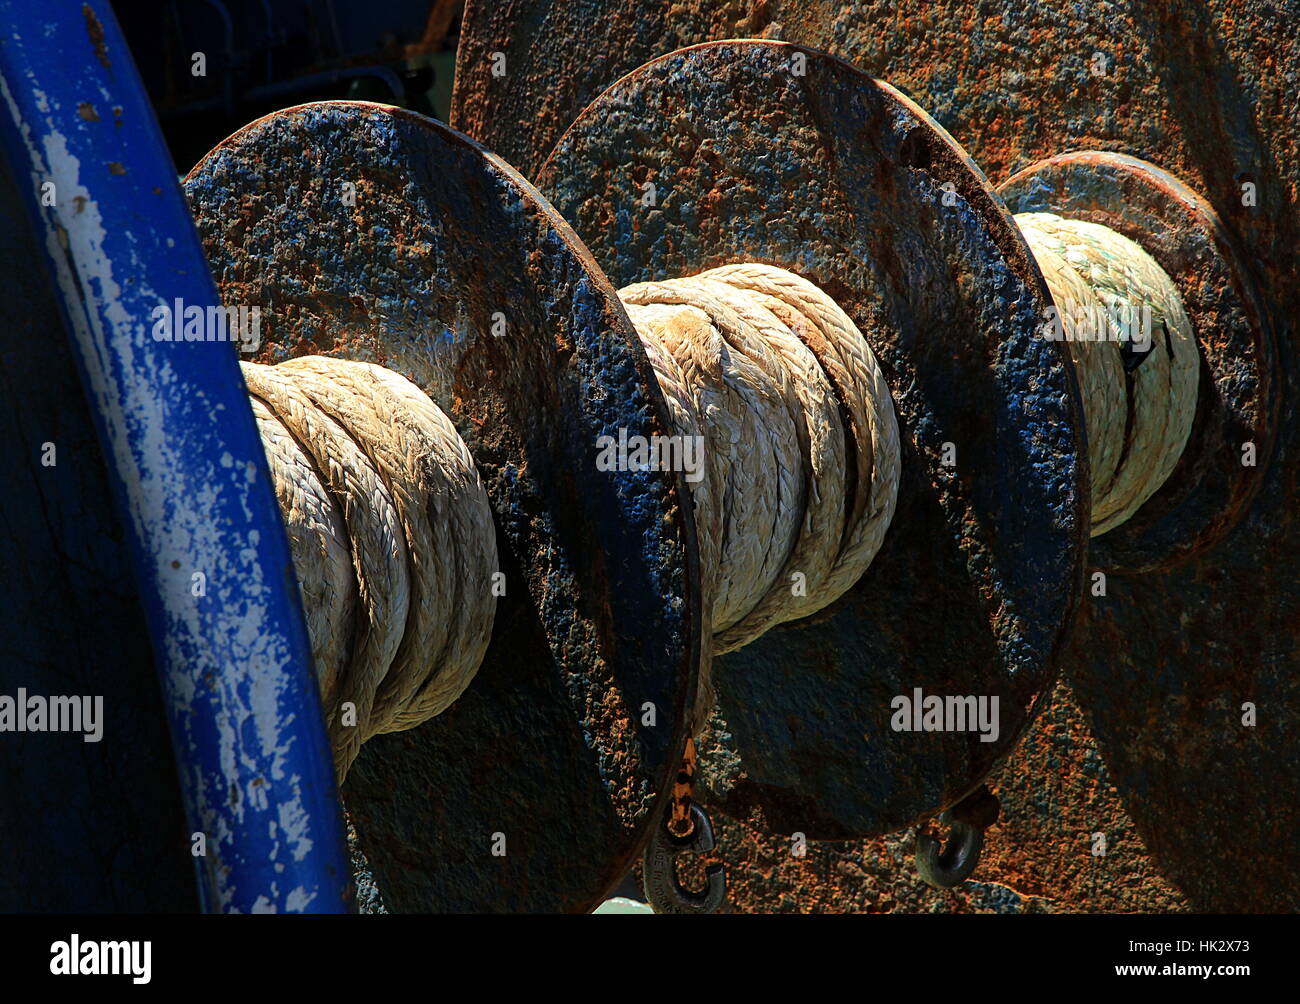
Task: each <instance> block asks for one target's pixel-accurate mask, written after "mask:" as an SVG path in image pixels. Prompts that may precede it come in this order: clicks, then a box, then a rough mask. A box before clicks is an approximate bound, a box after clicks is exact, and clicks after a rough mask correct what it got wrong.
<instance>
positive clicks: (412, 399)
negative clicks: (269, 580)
mask: <svg viewBox="0 0 1300 1004" xmlns="http://www.w3.org/2000/svg"><path fill="white" fill-rule="evenodd" d="M242 365H243V371H244V379H245V381H246V383H247V384H248V388H249V391H250V392H251V393H252V394H253V396H254V416H255V417H256V419H257V422H258V427H259V430H260V432H261V435H262V441H263V445H264V447H265V450H266V454H267V461H268V463H269V465H270V469H271V475H272V480H273V481H274V483H275V490H276V495H277V498H278V499H279V501H280V505H281V510H282V512H283V514H284V517H285V522H286V525H287V528H288V532H289V540H290V548H291V552H292V556H293V561H294V567H295V570H296V571H297V573H298V579H299V586H300V590H301V592H302V595H303V601H304V602H303V606H304V609H305V610H306V611H307V626H308V631H309V633H310V637H311V643H312V654H313V656H314V657H315V659H316V667H317V670H316V671H317V678H318V681H319V683H320V688H321V698H322V702H323V705H324V709H325V717H326V725H327V728H328V730H329V734H330V740H331V744H332V747H333V749H334V755H335V767H336V770H337V771H338V774H339V776H340V777H342V776H343V775H345V774H346V772H347V769H348V767H349V766H350V765H351V763H352V761H353V760H354V759H355V758H356V755H357V752H358V750H359V749H360V747H361V744H362V743H363V742H364V741H365V740H366V739H368V738H370V737H371V736H373V735H376V734H378V733H381V732H394V731H398V730H400V729H404V728H411V727H413V726H415V725H418V724H419V723H420V722H422V721H425V720H426V719H428V718H431V717H433V716H434V715H436V714H438V713H440V712H441V711H443V710H444V709H445V708H447V707H448V706H449V705H450V704H451V703H452V702H453V701H454V700H455V699H456V698H457V697H458V696H460V694H461V693H462V692H463V691H464V689H465V687H467V686H468V685H469V682H470V680H472V679H473V676H474V673H475V672H476V671H477V669H478V665H479V663H480V662H481V661H482V658H483V653H484V652H485V651H486V650H487V644H488V641H489V639H490V637H491V633H492V621H493V614H494V610H495V598H494V596H493V593H492V590H491V588H490V582H491V577H492V574H493V573H494V572H495V571H496V569H497V554H496V532H495V529H494V525H493V522H492V513H491V510H490V509H489V508H488V503H487V495H486V492H485V491H484V489H483V485H482V482H481V481H480V480H479V477H478V472H477V470H476V469H475V467H474V462H473V460H472V458H471V457H470V454H469V450H468V449H467V448H466V447H465V444H464V442H463V441H462V440H461V438H460V436H459V435H458V434H457V432H456V429H455V427H454V426H453V425H452V424H451V421H450V420H449V419H448V418H447V417H446V415H444V414H443V413H442V412H441V411H440V410H439V409H438V408H437V406H436V405H434V404H433V402H432V401H430V400H429V399H428V397H426V396H425V395H424V394H423V393H422V392H421V391H420V390H419V388H417V387H415V386H414V385H413V384H410V383H409V382H408V381H406V380H405V379H404V378H403V377H401V376H399V375H397V374H396V373H393V372H392V371H390V370H386V369H384V368H383V367H380V366H374V365H372V364H369V363H359V362H350V361H347V360H342V359H334V358H326V357H320V356H308V357H304V358H301V359H295V360H291V361H289V362H285V363H281V364H280V365H278V366H274V367H271V366H260V365H257V364H253V363H244V364H242ZM343 554H346V555H347V557H348V560H347V562H346V569H344V567H343V562H342V560H341V555H343ZM345 571H346V573H347V574H346V575H345V574H344V573H345ZM349 580H350V581H349ZM354 596H355V600H353V597H354ZM349 615H350V616H349ZM347 703H350V704H351V705H352V706H353V707H354V708H355V713H356V717H355V725H353V724H352V723H351V722H350V721H349V720H348V717H349V716H346V715H344V714H342V711H343V706H344V705H345V704H347Z"/></svg>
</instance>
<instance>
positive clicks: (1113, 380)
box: [1015, 213, 1200, 537]
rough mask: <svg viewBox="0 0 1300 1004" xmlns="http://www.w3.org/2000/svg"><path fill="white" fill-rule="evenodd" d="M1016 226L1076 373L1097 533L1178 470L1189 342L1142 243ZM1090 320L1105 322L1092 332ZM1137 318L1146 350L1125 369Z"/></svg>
mask: <svg viewBox="0 0 1300 1004" xmlns="http://www.w3.org/2000/svg"><path fill="white" fill-rule="evenodd" d="M1015 221H1016V224H1017V225H1018V226H1019V227H1020V229H1021V232H1022V233H1023V234H1024V235H1025V240H1026V241H1027V242H1028V244H1029V248H1030V250H1031V251H1032V252H1033V254H1034V258H1035V259H1036V260H1037V262H1038V265H1039V268H1040V269H1041V270H1042V272H1043V277H1044V278H1045V279H1046V280H1047V285H1048V288H1049V289H1050V290H1051V293H1052V299H1053V300H1054V301H1055V302H1056V306H1057V308H1058V310H1059V312H1060V316H1061V319H1062V322H1063V326H1064V335H1065V339H1066V342H1067V345H1068V347H1069V351H1070V355H1071V356H1072V358H1073V359H1074V362H1075V371H1076V373H1077V374H1078V375H1079V389H1080V392H1081V394H1082V395H1083V400H1084V418H1085V423H1086V425H1087V429H1088V440H1089V443H1088V447H1089V448H1088V458H1089V461H1090V462H1091V465H1092V536H1094V537H1097V536H1100V535H1101V534H1103V533H1105V532H1106V531H1107V530H1112V529H1114V528H1115V527H1117V526H1119V525H1120V524H1121V523H1123V522H1124V521H1125V520H1127V519H1128V518H1129V517H1130V516H1132V515H1133V514H1134V513H1135V512H1137V511H1138V509H1139V508H1141V506H1142V504H1143V503H1144V502H1146V501H1147V499H1149V498H1150V497H1151V496H1152V495H1154V494H1155V493H1156V491H1157V490H1158V489H1159V488H1160V486H1161V485H1163V484H1164V483H1165V481H1166V480H1167V479H1168V478H1169V475H1170V474H1171V473H1173V470H1174V467H1175V466H1177V464H1178V458H1179V457H1180V456H1181V455H1182V452H1183V447H1184V446H1186V445H1187V437H1188V436H1189V435H1190V434H1191V430H1192V422H1193V420H1194V419H1195V417H1196V393H1197V381H1198V380H1199V376H1200V372H1199V367H1200V357H1199V355H1198V354H1197V349H1196V339H1195V337H1194V335H1193V332H1192V326H1191V322H1190V321H1189V320H1188V319H1187V313H1186V312H1185V311H1184V310H1183V303H1182V299H1181V297H1179V295H1178V290H1177V288H1176V287H1175V286H1174V284H1173V280H1171V279H1170V278H1169V276H1168V275H1167V274H1166V273H1165V271H1164V269H1162V268H1161V267H1160V266H1159V264H1157V263H1156V261H1155V259H1154V258H1152V257H1151V256H1150V255H1149V254H1147V252H1146V251H1144V250H1143V249H1142V247H1141V246H1140V245H1139V244H1137V243H1135V242H1133V241H1131V240H1129V239H1128V238H1127V237H1125V236H1123V235H1122V234H1118V233H1116V232H1115V231H1113V230H1111V229H1109V228H1107V227H1104V226H1101V225H1100V224H1097V223H1088V222H1086V221H1083V220H1068V219H1063V218H1062V217H1060V216H1056V215H1054V214H1052V213H1019V214H1017V215H1016V217H1015ZM1099 308H1100V309H1099ZM1147 311H1149V317H1150V326H1149V329H1148V328H1147V327H1146V325H1145V323H1144V322H1145V319H1146V318H1145V316H1144V315H1145V313H1146V312H1147ZM1094 318H1101V319H1102V324H1101V325H1100V328H1099V329H1098V330H1092V329H1091V325H1090V323H1089V322H1090V321H1091V320H1092V319H1094ZM1135 322H1136V323H1140V324H1141V328H1142V330H1144V331H1148V332H1149V336H1150V338H1151V342H1152V344H1151V346H1150V351H1149V353H1148V354H1147V355H1146V356H1145V358H1143V359H1141V361H1140V362H1139V363H1138V364H1137V366H1136V367H1135V368H1134V369H1133V370H1132V372H1129V373H1126V372H1125V367H1124V365H1123V361H1122V349H1123V347H1124V346H1125V344H1126V343H1130V344H1131V342H1132V340H1133V339H1132V335H1133V326H1134V324H1135Z"/></svg>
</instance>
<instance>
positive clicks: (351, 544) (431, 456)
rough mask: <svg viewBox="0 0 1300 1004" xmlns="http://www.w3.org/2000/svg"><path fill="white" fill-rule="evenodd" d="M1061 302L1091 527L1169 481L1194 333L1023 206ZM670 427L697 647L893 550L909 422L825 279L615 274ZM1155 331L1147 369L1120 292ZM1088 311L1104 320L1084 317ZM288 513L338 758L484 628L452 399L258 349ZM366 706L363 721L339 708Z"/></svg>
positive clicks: (258, 393) (444, 686)
mask: <svg viewBox="0 0 1300 1004" xmlns="http://www.w3.org/2000/svg"><path fill="white" fill-rule="evenodd" d="M1016 221H1017V223H1019V224H1020V226H1021V228H1022V231H1023V232H1024V234H1025V238H1026V240H1027V241H1028V243H1029V245H1030V248H1031V250H1032V251H1033V253H1034V255H1035V258H1036V259H1037V260H1038V262H1039V265H1040V268H1041V269H1042V271H1043V274H1044V276H1045V278H1046V279H1047V283H1048V286H1049V289H1050V291H1051V293H1052V297H1053V300H1054V301H1055V303H1056V305H1057V307H1058V309H1059V310H1060V313H1061V315H1062V322H1063V329H1064V337H1065V338H1066V340H1067V342H1068V345H1069V349H1070V352H1071V355H1072V356H1073V358H1074V361H1075V366H1076V372H1077V374H1078V380H1079V385H1080V390H1081V393H1082V396H1083V404H1084V413H1085V423H1086V427H1087V434H1088V440H1089V459H1090V462H1091V466H1092V471H1093V485H1092V494H1093V526H1092V534H1093V535H1094V536H1095V535H1097V534H1100V533H1104V532H1105V531H1106V530H1107V529H1110V528H1112V527H1114V526H1117V525H1119V524H1120V523H1122V522H1123V521H1124V520H1126V519H1127V518H1128V517H1129V516H1130V515H1132V513H1133V512H1135V511H1136V510H1137V509H1138V507H1140V506H1141V505H1142V503H1143V502H1145V501H1146V499H1147V498H1149V497H1150V496H1151V494H1153V493H1154V492H1155V491H1156V490H1157V489H1158V488H1159V486H1160V485H1161V484H1162V483H1163V482H1164V480H1165V479H1166V478H1167V477H1168V475H1169V473H1170V472H1171V471H1172V470H1173V468H1174V466H1175V465H1176V463H1177V461H1178V457H1179V455H1180V454H1181V452H1182V448H1183V446H1184V444H1185V443H1186V441H1187V436H1188V434H1189V431H1190V428H1191V422H1192V418H1193V416H1194V414H1195V403H1196V379H1197V352H1196V345H1195V342H1194V340H1193V339H1192V333H1191V330H1190V324H1189V322H1188V320H1187V316H1186V314H1185V313H1184V311H1183V308H1182V304H1181V301H1180V300H1179V298H1178V294H1177V291H1176V289H1175V288H1174V286H1173V283H1172V282H1171V281H1170V279H1169V277H1168V276H1167V275H1165V273H1164V272H1163V271H1162V270H1161V269H1160V267H1159V266H1158V265H1157V264H1156V263H1155V261H1154V260H1152V259H1151V258H1150V256H1149V255H1147V254H1146V252H1145V251H1143V250H1142V249H1141V248H1140V247H1139V246H1138V245H1137V244H1135V243H1133V242H1132V241H1130V240H1128V239H1127V238H1125V237H1122V236H1121V235H1119V234H1116V233H1114V232H1113V231H1110V230H1107V229H1106V228H1105V227H1100V226H1098V225H1096V224H1091V223H1084V222H1080V221H1074V220H1063V219H1061V218H1060V217H1056V216H1052V215H1051V214H1044V213H1032V214H1021V215H1020V216H1017V217H1016ZM619 296H620V298H621V299H622V301H623V303H624V306H625V307H626V309H627V313H628V316H629V318H630V319H631V320H632V323H633V326H634V327H635V329H636V332H637V335H638V337H639V339H640V341H641V343H642V345H643V346H644V348H645V351H646V354H647V357H648V358H649V360H650V363H651V365H652V367H653V369H654V373H655V376H656V379H657V381H658V383H659V386H660V389H661V390H662V392H663V395H664V399H665V401H666V402H667V406H668V411H669V417H670V419H671V422H672V425H673V427H674V432H675V434H676V435H678V436H681V437H682V438H683V441H685V440H686V439H687V438H688V437H690V438H691V439H693V440H694V441H695V442H699V443H702V444H703V451H702V457H703V471H702V472H700V473H702V474H703V476H702V477H692V478H688V479H687V484H688V485H689V486H690V490H691V493H692V501H693V503H694V510H695V517H696V529H697V534H698V539H699V546H700V565H701V577H702V580H703V581H702V584H701V591H702V611H703V616H704V617H705V619H706V624H705V630H706V633H707V634H709V635H711V637H712V639H713V644H712V646H711V649H710V650H709V651H706V652H705V654H704V656H703V658H702V663H703V664H702V666H701V670H700V681H701V682H700V687H699V690H698V695H697V703H696V706H695V709H694V722H695V724H696V726H697V727H698V726H700V725H702V724H703V722H704V721H705V719H706V715H707V712H708V710H709V708H710V706H711V704H712V686H711V682H710V676H711V673H710V668H711V657H712V653H714V652H716V653H725V652H729V651H732V650H734V649H737V648H740V647H741V646H743V645H745V644H747V643H748V642H750V641H752V640H753V639H754V638H756V637H758V636H759V635H761V634H763V633H764V632H765V631H767V630H769V629H770V628H772V627H774V626H775V625H777V624H780V623H783V622H786V621H792V620H796V619H799V618H803V617H807V616H809V615H810V614H813V613H815V612H816V611H818V610H821V609H823V608H824V607H826V606H828V605H829V604H831V603H833V602H834V601H835V600H837V599H838V598H839V597H840V596H842V595H843V594H844V593H845V592H846V591H847V590H848V589H849V588H851V587H852V586H853V584H854V583H856V582H857V581H858V580H859V579H860V578H861V577H862V574H863V573H864V572H865V571H866V569H867V567H868V566H869V565H870V564H871V561H872V559H873V558H874V557H875V555H876V553H877V551H878V550H879V549H880V545H881V542H882V540H883V538H884V534H885V530H886V528H887V527H888V526H889V523H890V521H891V519H892V517H893V513H894V508H895V505H896V503H897V497H898V480H899V468H900V448H899V431H898V423H897V419H896V416H895V414H894V408H893V402H892V400H891V398H890V395H889V389H888V387H887V385H886V384H885V380H884V377H883V375H882V374H881V371H880V367H879V366H878V365H877V363H876V360H875V356H874V355H873V354H872V351H871V349H870V347H869V346H868V345H867V342H866V339H865V338H864V337H863V336H862V333H861V332H860V331H859V330H858V328H857V326H856V325H855V324H854V323H853V321H852V320H851V319H850V318H849V317H848V315H847V314H845V313H844V311H843V310H841V309H840V307H839V306H838V305H837V304H836V303H835V302H834V300H832V299H831V298H830V297H829V296H827V295H826V294H825V293H824V292H822V291H821V290H820V289H819V288H818V287H817V286H815V285H814V284H813V283H811V282H809V281H807V280H806V279H802V278H800V277H799V276H797V275H794V274H793V273H790V272H788V271H786V270H784V269H780V268H776V267H774V266H770V265H762V264H754V263H746V264H738V265H728V266H724V267H721V268H716V269H711V270H709V271H707V272H703V273H701V274H699V275H695V276H690V277H686V278H678V279H670V280H666V281H662V282H645V283H637V284H635V285H632V286H628V287H626V288H624V289H623V290H621V291H620V292H619ZM1134 307H1138V308H1147V309H1149V310H1150V311H1151V312H1152V315H1153V320H1152V324H1151V331H1152V334H1153V335H1156V333H1157V332H1158V333H1159V337H1158V338H1157V344H1156V345H1155V347H1154V348H1153V350H1152V351H1151V352H1150V353H1149V354H1148V356H1147V357H1146V358H1145V359H1143V360H1142V361H1141V362H1140V363H1139V364H1138V366H1137V367H1136V369H1135V371H1134V372H1132V373H1128V372H1126V370H1125V366H1124V362H1123V356H1122V352H1121V345H1122V332H1121V330H1120V326H1119V321H1118V316H1119V312H1120V311H1121V310H1122V309H1125V308H1127V309H1130V310H1131V309H1132V308H1134ZM1088 317H1094V318H1096V317H1100V318H1102V319H1103V321H1102V325H1101V331H1100V332H1099V333H1097V332H1089V331H1088V330H1087V328H1086V326H1085V325H1086V319H1087V318H1088ZM243 368H244V375H245V379H246V381H247V383H248V388H249V391H250V393H251V395H252V397H253V402H252V404H253V412H254V415H255V417H256V419H257V423H258V427H259V429H260V430H261V433H262V438H263V443H264V445H265V449H266V453H267V459H268V463H269V464H270V468H271V473H272V477H273V479H274V482H275V488H276V493H277V497H278V498H279V500H280V504H281V508H282V510H283V512H284V516H285V522H286V524H287V526H288V531H289V539H290V545H291V551H292V554H293V560H294V566H295V569H296V570H297V573H298V580H299V585H300V589H301V592H302V597H303V605H304V608H305V610H306V612H307V626H308V631H309V633H310V636H311V643H312V653H313V656H314V658H315V660H316V667H317V674H318V679H319V682H320V690H321V697H322V701H323V704H324V708H325V714H326V720H327V725H328V728H329V734H330V738H331V742H332V744H333V748H334V751H335V761H336V768H337V770H338V773H339V776H340V777H342V776H343V775H345V774H346V772H347V769H348V767H349V766H350V765H351V763H352V761H353V760H354V759H355V757H356V755H357V752H358V750H359V749H360V747H361V744H362V743H363V742H364V741H365V740H366V739H368V738H369V737H370V736H372V735H375V734H377V733H380V732H392V731H397V730H400V729H407V728H413V727H414V726H416V725H418V724H420V723H421V722H423V721H425V720H427V719H428V718H431V717H433V716H435V715H437V714H439V713H440V712H441V711H443V710H445V709H446V708H447V707H448V706H449V705H450V704H451V703H452V702H453V701H454V700H455V699H456V698H457V697H458V696H459V695H460V694H461V693H462V692H463V691H464V689H465V687H466V686H468V685H469V682H470V681H471V680H472V679H473V676H474V673H475V672H476V670H477V668H478V665H479V662H480V661H481V659H482V657H483V653H484V652H485V651H486V648H487V645H488V641H489V639H490V637H491V633H492V623H493V616H494V610H495V597H494V594H493V589H492V588H491V581H492V575H493V573H494V572H495V571H496V569H497V551H496V533H495V528H494V524H493V521H492V513H491V510H490V509H489V508H488V503H487V496H486V493H485V491H484V489H483V484H482V481H481V480H480V478H479V476H478V472H477V471H476V469H475V467H474V462H473V459H472V458H471V456H470V454H469V450H468V449H467V448H466V446H465V444H464V442H463V441H462V440H461V439H460V436H459V435H458V434H457V433H456V430H455V427H454V426H453V425H452V423H451V421H450V420H449V419H448V418H447V416H446V415H445V414H444V413H443V412H442V411H441V410H440V409H439V408H438V407H437V406H436V405H435V404H434V403H433V402H432V401H431V400H430V399H429V398H428V396H427V395H426V394H425V393H424V392H423V391H421V390H420V389H419V388H418V387H416V386H415V385H414V384H412V383H411V382H410V381H408V380H406V379H405V378H404V377H401V376H399V375H398V374H396V373H394V372H392V371H390V370H387V369H384V368H383V367H380V366H375V365H372V364H368V363H359V362H350V361H347V360H343V359H337V358H332V357H320V356H307V357H302V358H298V359H293V360H290V361H288V362H284V363H281V364H279V365H278V366H274V367H271V366H262V365H257V364H252V363H245V364H243ZM348 709H351V710H352V711H354V712H355V720H352V719H351V717H350V715H348V714H345V711H346V710H348Z"/></svg>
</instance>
